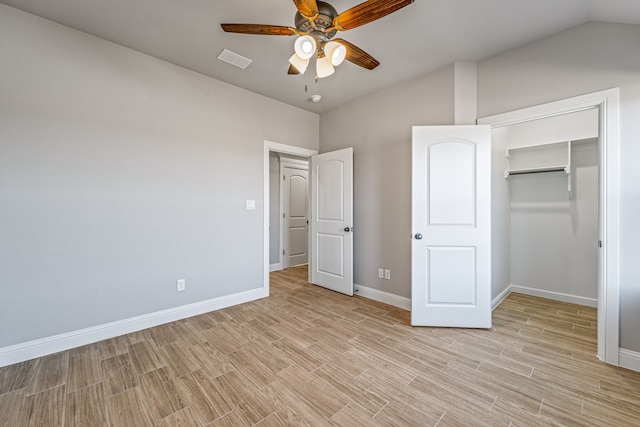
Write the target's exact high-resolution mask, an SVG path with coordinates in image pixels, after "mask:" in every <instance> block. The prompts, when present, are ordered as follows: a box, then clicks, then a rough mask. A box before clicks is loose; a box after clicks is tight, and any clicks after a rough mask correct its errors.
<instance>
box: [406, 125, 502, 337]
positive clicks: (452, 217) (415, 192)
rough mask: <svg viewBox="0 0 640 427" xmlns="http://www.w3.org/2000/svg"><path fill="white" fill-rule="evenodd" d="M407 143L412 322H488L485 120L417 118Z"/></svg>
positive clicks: (488, 178)
mask: <svg viewBox="0 0 640 427" xmlns="http://www.w3.org/2000/svg"><path fill="white" fill-rule="evenodd" d="M412 144H413V148H412V233H413V234H412V250H411V256H412V281H411V324H412V325H414V326H450V327H465V328H490V327H491V131H490V127H489V126H419V127H418V126H416V127H414V128H413V141H412Z"/></svg>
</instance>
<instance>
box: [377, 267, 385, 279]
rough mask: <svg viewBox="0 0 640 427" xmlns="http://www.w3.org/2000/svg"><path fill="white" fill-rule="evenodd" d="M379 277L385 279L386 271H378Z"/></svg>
mask: <svg viewBox="0 0 640 427" xmlns="http://www.w3.org/2000/svg"><path fill="white" fill-rule="evenodd" d="M378 277H379V278H381V279H384V270H383V269H381V268H379V269H378Z"/></svg>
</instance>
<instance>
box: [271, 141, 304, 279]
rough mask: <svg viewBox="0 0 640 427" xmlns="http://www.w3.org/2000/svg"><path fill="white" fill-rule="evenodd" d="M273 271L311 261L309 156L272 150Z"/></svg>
mask: <svg viewBox="0 0 640 427" xmlns="http://www.w3.org/2000/svg"><path fill="white" fill-rule="evenodd" d="M269 193H270V202H269V203H270V206H269V271H278V270H282V269H284V268H289V267H295V266H298V265H303V264H307V262H308V258H309V253H308V252H309V159H307V158H304V157H299V156H295V157H294V156H291V155H287V154H282V153H277V152H271V153H269Z"/></svg>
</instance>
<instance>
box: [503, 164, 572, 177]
mask: <svg viewBox="0 0 640 427" xmlns="http://www.w3.org/2000/svg"><path fill="white" fill-rule="evenodd" d="M570 171H571V170H570V169H569V166H568V165H559V166H544V167H540V168H524V169H507V170H506V171H504V177H505V178H509V176H510V175H524V174H528V173H543V172H566V173H567V174H569V173H570Z"/></svg>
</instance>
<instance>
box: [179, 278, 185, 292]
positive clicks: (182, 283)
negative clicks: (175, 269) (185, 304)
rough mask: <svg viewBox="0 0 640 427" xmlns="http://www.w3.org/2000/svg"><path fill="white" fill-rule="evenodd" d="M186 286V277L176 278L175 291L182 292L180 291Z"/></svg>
mask: <svg viewBox="0 0 640 427" xmlns="http://www.w3.org/2000/svg"><path fill="white" fill-rule="evenodd" d="M186 286H187V281H186V279H180V280H178V283H177V284H176V291H178V292H182V291H184V289H185V288H186Z"/></svg>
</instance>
